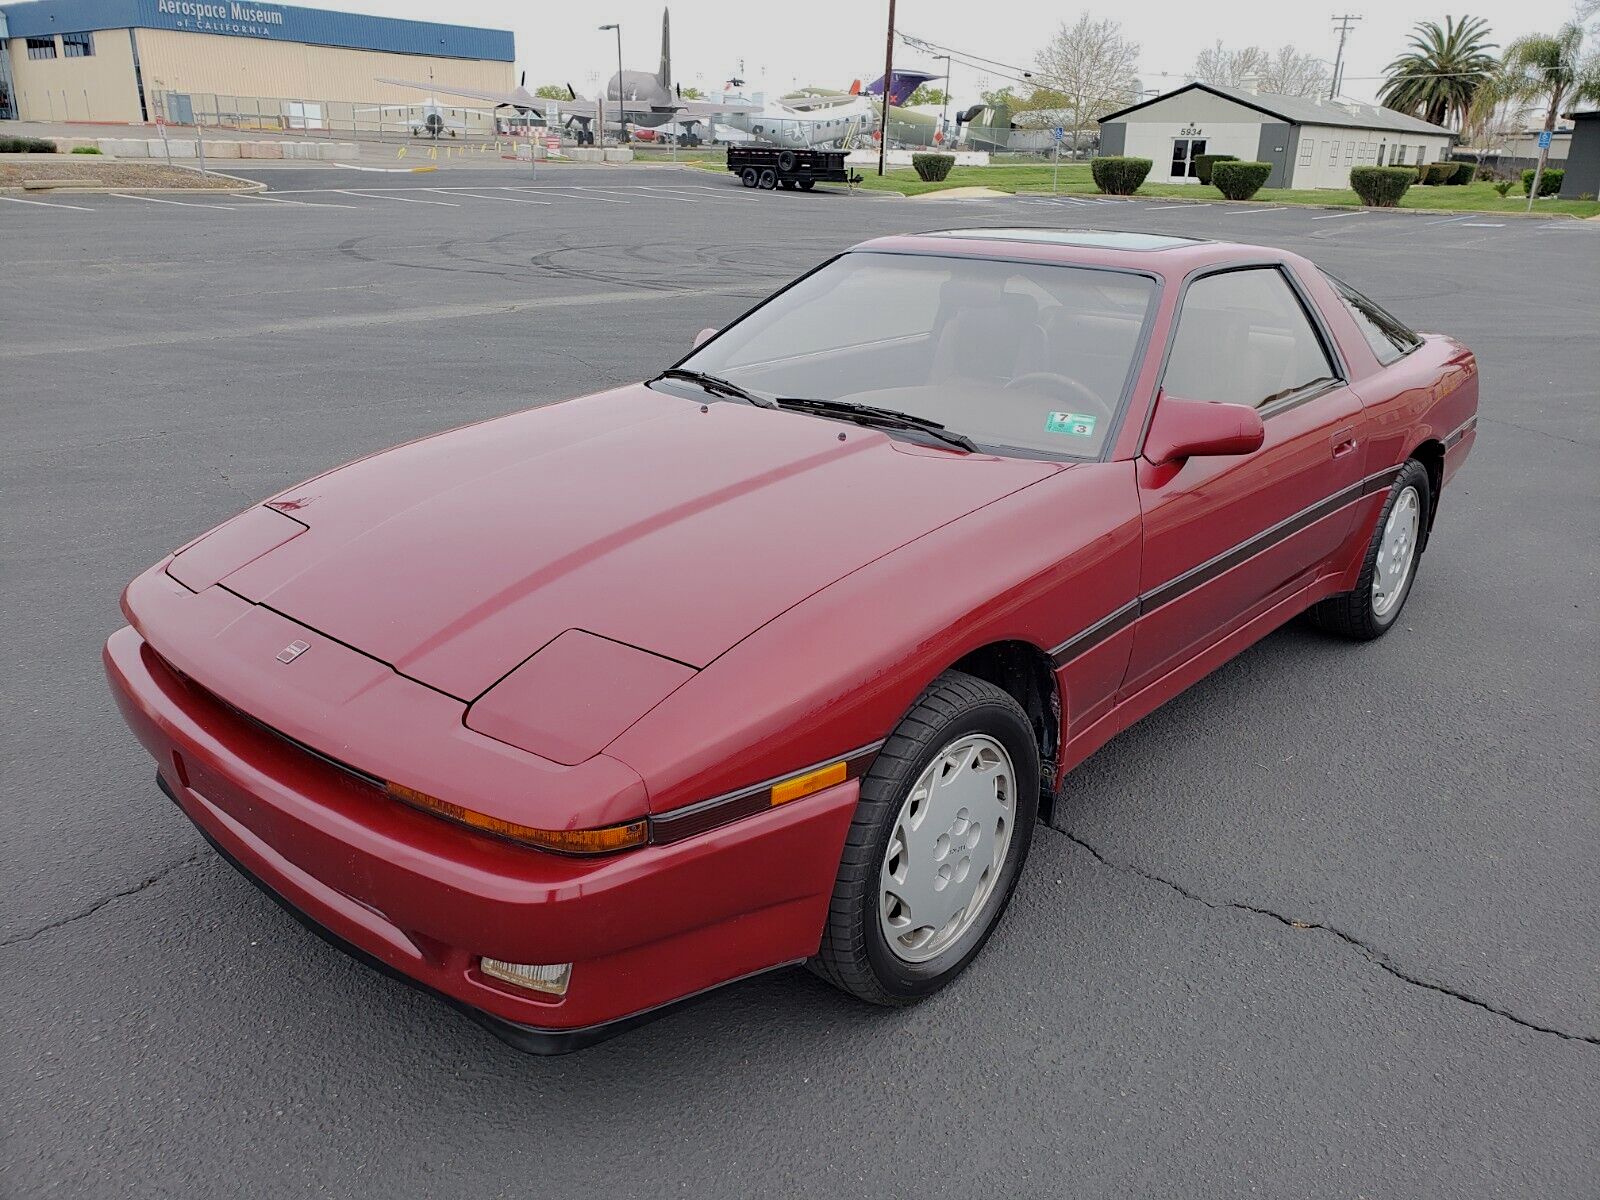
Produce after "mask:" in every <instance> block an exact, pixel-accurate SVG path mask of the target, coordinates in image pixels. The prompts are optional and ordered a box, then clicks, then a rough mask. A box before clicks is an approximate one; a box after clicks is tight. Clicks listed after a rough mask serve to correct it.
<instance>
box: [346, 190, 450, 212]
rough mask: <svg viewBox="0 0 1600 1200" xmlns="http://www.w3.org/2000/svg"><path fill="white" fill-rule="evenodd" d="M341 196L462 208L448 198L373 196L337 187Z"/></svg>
mask: <svg viewBox="0 0 1600 1200" xmlns="http://www.w3.org/2000/svg"><path fill="white" fill-rule="evenodd" d="M334 190H335V191H337V192H338V193H339V195H341V196H355V197H356V198H357V199H360V200H397V201H399V202H400V203H401V204H437V205H440V206H441V207H443V208H460V207H461V205H459V204H451V203H450V201H448V200H418V199H417V198H416V197H415V196H381V195H380V196H373V195H369V194H368V193H366V192H352V191H348V190H346V189H345V188H335V189H334Z"/></svg>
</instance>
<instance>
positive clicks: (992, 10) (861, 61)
mask: <svg viewBox="0 0 1600 1200" xmlns="http://www.w3.org/2000/svg"><path fill="white" fill-rule="evenodd" d="M298 2H300V3H303V4H304V3H314V4H315V6H316V7H325V8H337V9H344V10H347V11H363V12H372V13H381V14H383V15H386V16H397V17H400V16H403V17H417V18H421V19H427V20H436V21H447V22H452V23H456V24H464V25H487V26H492V27H495V28H501V29H511V30H513V31H514V32H515V34H516V39H517V66H518V68H519V69H520V70H526V71H527V73H528V86H529V87H533V86H535V85H537V84H540V83H547V82H557V81H559V82H567V81H569V80H570V81H571V83H572V84H573V86H574V87H576V88H577V89H578V90H579V91H580V92H582V93H585V94H591V95H592V94H593V93H594V92H595V91H597V90H598V86H599V84H600V83H601V82H602V81H603V80H605V79H609V78H610V76H611V73H612V72H613V71H614V70H615V69H616V43H615V41H613V40H612V39H613V37H614V35H613V34H611V33H601V32H599V31H598V30H597V29H596V26H598V25H600V24H604V23H607V22H612V21H620V22H621V23H622V50H623V63H624V65H625V66H626V67H628V68H629V69H647V70H651V71H653V70H654V69H655V66H656V61H657V58H658V56H659V53H660V43H661V9H662V4H661V3H660V0H593V3H587V2H585V3H577V4H572V3H556V4H539V5H534V4H529V3H527V0H521V2H512V0H460V2H458V3H453V4H440V3H437V2H436V0H435V2H431V3H430V2H428V0H344V2H337V0H334V2H329V3H316V0H298ZM671 8H672V48H673V58H672V61H673V73H674V75H675V76H676V77H677V78H676V81H677V82H679V83H683V84H693V85H695V86H698V87H700V88H702V89H705V90H708V91H709V90H712V89H713V88H716V87H719V86H720V84H721V81H722V80H723V79H725V78H727V77H728V76H729V75H730V74H732V73H734V72H735V71H738V70H740V69H741V68H740V63H741V62H742V63H743V68H742V69H743V71H744V75H743V78H745V79H747V80H749V81H750V84H751V86H752V87H754V86H759V85H763V84H764V85H765V86H766V87H767V88H768V89H769V90H770V91H773V92H782V91H786V90H788V89H789V88H791V87H793V86H795V85H797V84H820V85H824V86H834V87H847V86H848V85H849V83H850V80H852V79H854V78H861V79H862V80H863V81H864V82H865V81H869V80H872V79H875V78H877V77H878V76H879V75H881V74H882V73H883V48H884V27H885V21H886V18H887V14H888V4H887V0H865V2H864V3H863V2H862V0H788V2H783V0H742V2H740V3H733V2H729V0H674V2H673V3H672V4H671ZM1084 10H1087V11H1088V12H1090V13H1092V14H1094V15H1095V16H1114V17H1115V18H1117V19H1118V20H1120V21H1121V22H1122V24H1123V27H1124V29H1125V31H1126V34H1127V36H1129V37H1130V38H1132V39H1133V40H1134V41H1137V42H1138V43H1139V45H1140V46H1141V48H1142V49H1141V53H1140V77H1141V79H1142V81H1143V83H1144V86H1146V87H1163V86H1164V85H1166V84H1173V85H1176V84H1177V83H1178V82H1180V80H1181V77H1182V76H1183V75H1184V74H1185V73H1186V72H1188V71H1189V69H1190V67H1191V66H1192V64H1193V62H1194V57H1195V54H1196V52H1197V51H1199V50H1200V49H1202V48H1204V47H1206V46H1208V45H1210V44H1212V43H1213V42H1214V41H1215V40H1217V39H1218V38H1221V39H1222V41H1223V43H1224V44H1226V45H1228V46H1245V45H1251V44H1255V45H1260V46H1264V47H1266V48H1268V49H1274V48H1276V47H1278V46H1281V45H1283V44H1285V43H1291V44H1293V45H1294V46H1295V47H1296V48H1297V49H1299V50H1301V51H1302V52H1304V53H1309V54H1314V55H1316V56H1317V57H1319V58H1323V59H1326V60H1328V62H1330V63H1331V62H1332V60H1333V56H1334V49H1335V47H1336V45H1337V34H1336V33H1335V31H1334V28H1333V23H1332V21H1331V20H1330V19H1329V17H1330V14H1332V13H1334V12H1336V11H1337V12H1340V13H1353V14H1356V15H1359V16H1361V17H1362V20H1360V21H1358V22H1356V24H1355V27H1354V29H1353V31H1352V32H1351V34H1350V38H1349V41H1348V42H1347V44H1346V50H1345V58H1346V62H1347V66H1346V68H1345V79H1346V86H1345V88H1344V91H1345V94H1347V95H1350V96H1354V97H1356V98H1359V99H1364V100H1370V99H1372V98H1374V95H1375V93H1376V89H1377V86H1378V85H1377V82H1376V81H1375V80H1373V79H1371V78H1362V77H1363V76H1367V77H1370V76H1376V75H1378V74H1379V73H1380V72H1381V71H1382V69H1383V67H1384V66H1385V65H1386V64H1387V63H1389V62H1390V61H1391V60H1392V59H1393V58H1394V57H1395V55H1396V54H1397V53H1398V52H1399V50H1400V48H1401V46H1402V44H1403V43H1404V41H1405V38H1406V34H1407V32H1408V31H1409V30H1410V28H1411V26H1412V25H1413V24H1414V23H1415V22H1417V21H1421V20H1436V21H1439V22H1441V23H1442V22H1443V20H1444V17H1445V15H1446V14H1447V13H1449V14H1452V15H1461V14H1463V13H1470V14H1471V15H1473V16H1481V17H1484V18H1486V19H1487V20H1488V22H1489V25H1490V27H1491V28H1492V29H1493V31H1494V35H1495V40H1496V41H1497V42H1499V43H1501V44H1502V45H1503V44H1505V43H1506V42H1508V41H1510V40H1511V39H1512V38H1514V37H1516V36H1517V35H1519V34H1522V33H1529V32H1534V31H1541V30H1550V31H1553V30H1554V29H1555V28H1556V27H1557V26H1559V25H1560V24H1561V22H1562V21H1564V20H1567V19H1570V17H1571V15H1572V4H1571V0H1471V3H1470V4H1466V5H1452V6H1448V7H1447V6H1444V5H1441V4H1439V3H1430V2H1428V0H1385V2H1384V3H1372V2H1371V0H1351V2H1349V3H1345V2H1343V0H1329V2H1328V3H1327V4H1322V3H1312V2H1308V0H1220V2H1218V3H1210V4H1208V3H1198V2H1196V0H1115V3H1107V2H1102V3H1098V4H1094V5H1086V6H1084V8H1083V9H1080V8H1079V7H1076V6H1074V5H1071V4H1066V5H1057V4H1045V3H1041V2H1040V0H1021V2H1020V3H1014V4H1006V5H982V4H976V3H973V0H901V2H900V3H899V4H898V7H897V17H896V23H897V24H898V26H899V28H900V29H901V30H902V31H904V32H906V33H909V34H913V35H915V36H917V37H921V38H925V39H927V40H929V41H933V42H938V43H941V44H943V45H946V46H950V47H953V48H955V49H956V50H958V51H961V52H965V53H969V54H974V55H981V56H983V57H985V58H990V59H996V60H999V61H1001V62H1005V63H1014V64H1018V65H1024V66H1028V65H1031V64H1032V61H1033V57H1034V53H1035V51H1036V50H1037V49H1038V47H1039V46H1040V45H1041V44H1043V43H1044V42H1045V41H1046V40H1047V39H1048V38H1049V37H1050V35H1051V33H1052V32H1054V30H1055V29H1056V28H1057V26H1058V25H1059V24H1060V23H1061V21H1062V20H1063V19H1065V20H1067V21H1068V22H1071V21H1074V20H1076V18H1077V15H1078V13H1079V12H1080V11H1084ZM895 62H896V64H897V65H898V66H903V67H924V68H928V69H932V70H941V69H942V65H941V64H936V63H934V62H932V61H931V60H930V59H929V57H928V56H927V55H926V54H920V53H917V52H916V51H913V50H910V49H908V48H906V47H905V46H904V45H903V44H897V45H896V48H895ZM1163 72H1165V73H1166V74H1167V76H1168V77H1169V78H1167V79H1165V80H1163V79H1162V77H1161V76H1162V73H1163ZM953 75H954V83H953V90H954V93H955V98H956V100H957V101H958V102H963V103H964V102H966V101H967V100H968V98H969V97H970V98H973V99H975V98H976V92H977V91H978V87H979V79H978V77H977V73H976V72H975V71H974V70H973V69H972V68H970V67H963V66H961V65H960V64H959V63H958V64H956V66H955V67H954V69H953ZM992 82H993V81H992ZM1001 82H1003V81H1001Z"/></svg>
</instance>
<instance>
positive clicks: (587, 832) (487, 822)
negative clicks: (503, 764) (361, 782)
mask: <svg viewBox="0 0 1600 1200" xmlns="http://www.w3.org/2000/svg"><path fill="white" fill-rule="evenodd" d="M383 786H384V790H385V791H386V792H388V793H389V795H391V796H393V797H394V798H395V799H396V800H402V801H404V802H405V803H407V804H409V805H411V806H412V807H413V808H420V809H421V810H422V811H423V812H429V813H432V814H433V815H434V816H436V817H443V818H444V819H445V820H447V821H454V822H456V823H457V824H458V825H465V826H467V827H469V828H471V829H476V830H479V831H480V832H482V833H492V834H494V835H495V836H496V837H503V838H507V839H509V840H510V841H513V842H521V843H522V844H523V845H524V846H536V847H538V848H539V849H541V850H556V851H559V852H560V853H562V854H610V853H611V852H612V851H613V850H627V849H629V848H631V847H633V846H642V845H644V844H645V843H646V842H647V841H649V840H650V828H649V825H648V823H646V822H645V821H630V822H628V823H627V824H626V825H608V826H606V827H605V828H603V829H535V828H533V827H532V826H530V825H518V824H517V823H516V822H515V821H502V820H501V819H500V818H499V817H491V816H488V815H486V814H484V813H480V812H473V811H472V809H470V808H463V807H462V806H461V805H459V804H452V803H450V801H448V800H441V799H439V797H437V796H430V795H428V794H427V793H426V792H419V791H417V790H416V789H415V788H408V787H406V786H405V785H404V784H399V783H386V784H384V785H383Z"/></svg>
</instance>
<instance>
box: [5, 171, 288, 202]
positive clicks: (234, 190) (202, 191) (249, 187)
mask: <svg viewBox="0 0 1600 1200" xmlns="http://www.w3.org/2000/svg"><path fill="white" fill-rule="evenodd" d="M173 169H174V170H177V171H189V173H190V174H191V175H198V174H199V173H200V172H199V171H198V170H191V169H190V168H188V167H174V168H173ZM206 174H207V175H214V176H217V177H219V178H221V179H228V180H231V181H232V182H233V184H234V186H233V187H225V188H214V187H150V186H148V185H147V186H142V187H141V186H139V185H131V186H128V187H115V186H108V185H104V184H95V185H93V186H90V187H76V186H74V185H72V184H66V185H64V186H62V187H53V188H38V187H35V188H23V187H0V195H9V194H11V193H12V192H17V193H19V194H20V193H27V192H32V193H34V194H43V195H47V196H63V195H67V194H69V193H70V194H71V195H74V196H95V195H102V196H103V195H109V194H113V193H116V192H124V193H129V192H131V193H133V194H134V195H140V194H142V193H144V192H163V193H165V192H176V193H178V194H179V195H201V196H237V195H238V194H239V193H241V192H264V191H266V190H267V185H266V184H264V183H260V182H258V181H256V180H254V179H241V178H240V177H239V176H237V175H229V174H228V173H227V172H226V171H207V172H206Z"/></svg>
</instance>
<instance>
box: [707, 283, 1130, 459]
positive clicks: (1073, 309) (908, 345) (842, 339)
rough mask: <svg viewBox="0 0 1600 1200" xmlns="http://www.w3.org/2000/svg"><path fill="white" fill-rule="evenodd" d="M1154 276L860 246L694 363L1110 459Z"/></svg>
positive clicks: (982, 436)
mask: <svg viewBox="0 0 1600 1200" xmlns="http://www.w3.org/2000/svg"><path fill="white" fill-rule="evenodd" d="M1154 294H1155V284H1154V282H1153V281H1151V280H1150V279H1149V278H1147V277H1145V276H1142V275H1134V274H1129V273H1125V272H1120V271H1106V270H1093V269H1089V268H1083V267H1067V266H1053V265H1049V264H1044V263H1019V262H999V261H995V260H991V259H972V258H941V257H936V256H932V255H901V254H881V253H873V252H857V253H852V254H846V255H844V256H842V257H840V258H838V259H835V260H834V261H833V262H831V263H829V264H828V265H826V266H824V267H823V268H821V269H820V270H818V271H816V272H814V273H813V274H811V275H809V276H807V277H806V278H805V279H802V280H801V281H800V282H799V283H797V284H795V285H794V286H793V287H791V288H789V289H788V290H787V291H785V292H783V293H781V294H780V295H778V296H777V297H775V298H774V299H773V300H771V301H770V302H769V303H767V304H765V305H763V306H762V307H761V308H758V309H757V310H756V311H754V312H753V313H751V314H750V315H749V316H747V317H745V318H744V319H743V320H741V321H739V322H738V323H736V324H734V325H732V326H730V327H729V328H728V329H726V330H724V331H723V332H722V333H721V334H720V335H718V336H717V337H716V338H715V339H714V340H712V341H711V342H709V343H707V344H706V345H705V346H703V347H701V348H700V349H699V350H697V351H696V352H695V353H693V354H692V355H690V356H689V357H688V358H687V359H685V360H684V361H683V363H681V364H680V365H681V366H682V367H683V368H684V369H687V370H693V371H699V372H703V373H705V374H707V375H713V376H717V377H719V378H721V379H724V380H727V381H730V382H732V383H734V384H737V385H739V386H740V387H743V388H747V389H749V390H751V391H752V392H757V393H760V394H763V395H765V396H777V397H785V398H789V397H804V398H810V399H817V400H825V401H836V402H840V401H842V402H845V403H849V404H862V405H871V406H873V407H876V408H881V409H889V410H892V411H894V412H897V413H905V414H907V415H909V416H912V417H916V418H921V419H923V420H931V421H937V422H939V423H940V424H942V425H944V426H946V427H948V428H949V429H951V430H955V431H957V432H959V433H962V434H965V435H966V436H968V437H970V438H972V439H973V440H974V441H975V442H978V443H979V444H981V445H984V446H989V447H994V448H997V449H1013V450H1017V451H1021V452H1024V453H1026V452H1037V451H1043V452H1045V453H1048V454H1065V455H1070V456H1075V457H1085V458H1090V457H1095V456H1097V455H1098V454H1099V453H1100V450H1101V447H1102V446H1103V445H1104V444H1105V439H1106V437H1107V436H1108V434H1109V430H1110V426H1111V424H1112V421H1113V418H1114V417H1115V416H1116V414H1117V412H1118V409H1119V408H1120V405H1121V401H1122V395H1123V391H1124V388H1125V386H1126V384H1127V381H1128V376H1129V373H1130V371H1131V370H1132V368H1133V365H1134V360H1135V356H1136V353H1137V349H1138V346H1139V344H1140V334H1141V333H1142V331H1143V329H1144V326H1145V323H1146V321H1147V319H1148V313H1149V310H1150V307H1151V302H1152V300H1153V297H1154Z"/></svg>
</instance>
